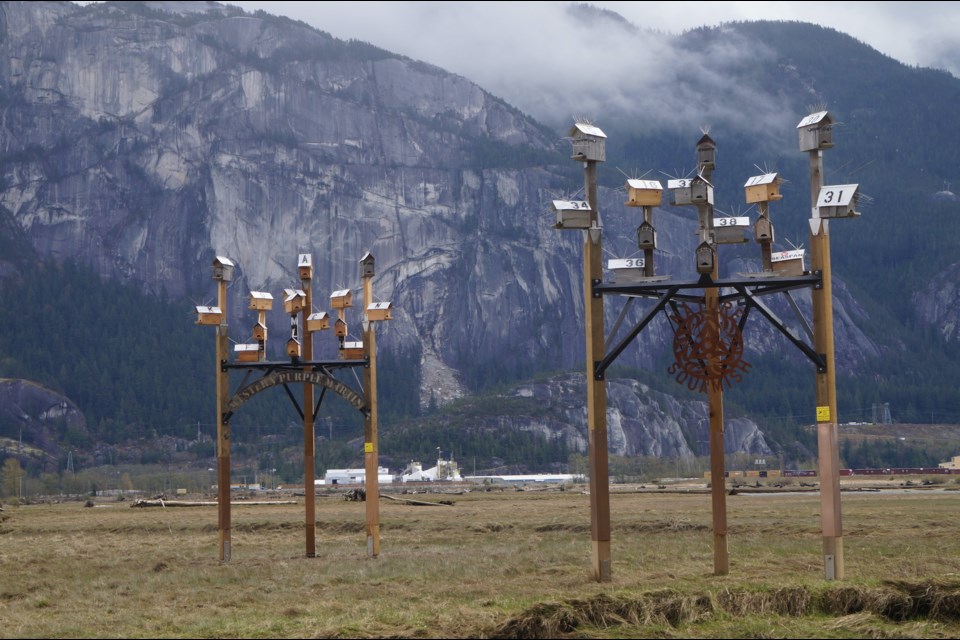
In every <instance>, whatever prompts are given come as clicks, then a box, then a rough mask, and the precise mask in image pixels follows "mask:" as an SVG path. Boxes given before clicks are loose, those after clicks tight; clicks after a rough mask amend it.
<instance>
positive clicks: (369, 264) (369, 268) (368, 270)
mask: <svg viewBox="0 0 960 640" xmlns="http://www.w3.org/2000/svg"><path fill="white" fill-rule="evenodd" d="M375 267H376V260H374V259H373V254H372V253H370V252H369V251H367V252H366V253H365V254H363V257H362V258H360V277H361V278H372V277H373V276H374V275H376V269H375Z"/></svg>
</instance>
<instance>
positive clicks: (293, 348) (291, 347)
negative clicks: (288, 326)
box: [287, 338, 300, 358]
mask: <svg viewBox="0 0 960 640" xmlns="http://www.w3.org/2000/svg"><path fill="white" fill-rule="evenodd" d="M287 355H288V356H290V357H291V358H299V357H300V341H299V340H297V339H296V338H290V339H289V340H287Z"/></svg>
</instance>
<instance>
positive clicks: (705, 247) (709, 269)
mask: <svg viewBox="0 0 960 640" xmlns="http://www.w3.org/2000/svg"><path fill="white" fill-rule="evenodd" d="M696 254H697V273H706V274H710V273H713V267H714V265H715V264H717V252H716V251H714V249H713V247H712V246H710V243H709V242H701V243H700V246H699V247H697V251H696Z"/></svg>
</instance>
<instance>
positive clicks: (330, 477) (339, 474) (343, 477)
mask: <svg viewBox="0 0 960 640" xmlns="http://www.w3.org/2000/svg"><path fill="white" fill-rule="evenodd" d="M377 481H378V482H379V483H380V484H393V476H392V475H390V471H389V470H388V469H387V468H386V467H377ZM366 482H367V471H366V469H327V472H326V473H325V474H324V476H323V478H321V479H318V480H314V481H313V483H314V484H315V485H316V486H324V485H341V484H366Z"/></svg>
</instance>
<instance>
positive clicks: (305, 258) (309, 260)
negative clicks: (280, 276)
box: [297, 253, 313, 280]
mask: <svg viewBox="0 0 960 640" xmlns="http://www.w3.org/2000/svg"><path fill="white" fill-rule="evenodd" d="M297 271H298V272H299V273H300V279H301V280H310V279H311V278H313V256H311V255H310V254H309V253H301V254H300V257H299V258H297Z"/></svg>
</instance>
